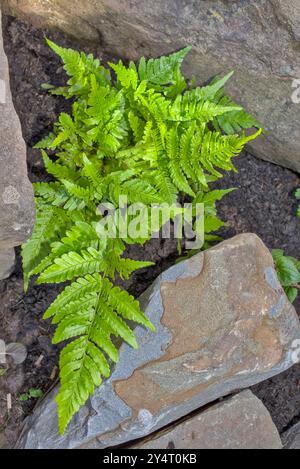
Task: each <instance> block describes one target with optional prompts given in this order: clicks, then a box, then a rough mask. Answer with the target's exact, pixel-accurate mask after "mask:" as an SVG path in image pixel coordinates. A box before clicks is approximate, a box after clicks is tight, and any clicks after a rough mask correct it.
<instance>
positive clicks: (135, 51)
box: [4, 0, 300, 171]
mask: <svg viewBox="0 0 300 469" xmlns="http://www.w3.org/2000/svg"><path fill="white" fill-rule="evenodd" d="M4 4H5V5H6V8H7V9H8V11H9V12H10V13H13V14H15V15H19V16H20V17H22V18H25V19H27V20H29V21H32V22H34V23H36V24H38V25H41V26H45V25H47V26H50V27H56V28H60V29H62V30H64V31H65V32H67V33H69V34H72V35H73V36H75V37H76V38H81V39H85V40H89V41H94V42H95V41H96V42H97V43H99V41H100V42H101V44H102V46H103V48H104V49H105V50H106V51H107V52H113V53H114V54H119V55H121V56H124V57H127V58H130V59H137V58H138V57H140V56H141V55H143V54H144V55H147V56H157V55H161V54H164V53H169V52H171V51H174V50H175V49H177V48H180V47H182V46H186V45H187V44H190V45H192V46H193V53H192V54H191V55H190V56H189V58H188V59H187V62H186V71H187V73H188V75H190V76H191V75H195V76H196V77H197V78H198V79H199V81H200V82H205V81H206V80H208V79H210V78H211V77H212V76H214V75H216V74H224V73H225V72H228V71H229V70H235V71H236V75H235V78H234V79H233V80H232V82H231V83H230V85H229V87H228V91H229V92H230V94H231V95H232V96H233V97H234V98H236V99H237V101H238V102H239V103H241V104H243V105H244V106H245V107H246V108H247V109H248V110H249V111H250V112H252V113H253V114H254V115H255V116H256V117H257V118H258V119H259V120H260V122H261V123H262V125H263V126H264V128H265V130H266V134H265V136H262V137H261V138H260V139H258V140H257V141H256V142H254V143H252V144H251V150H252V151H253V152H254V153H255V154H256V155H257V156H259V157H261V158H263V159H267V160H270V161H273V162H275V163H279V164H281V165H284V166H287V167H290V168H292V169H294V170H297V171H300V131H299V119H300V103H299V104H295V103H293V101H292V94H293V93H294V92H296V93H297V91H296V89H293V88H292V84H293V81H294V80H295V79H300V49H299V43H300V26H299V25H300V6H299V0H253V1H251V2H247V1H245V0H234V1H231V2H224V1H223V0H216V1H213V0H197V1H190V0H189V1H186V0H185V1H182V0H163V1H162V0H155V1H152V2H149V1H148V0H131V1H130V2H128V1H126V0H73V1H70V0H22V1H21V2H20V1H18V0H4ZM295 86H297V87H298V88H299V89H300V84H299V83H298V85H297V84H296V85H295ZM298 96H300V93H298Z"/></svg>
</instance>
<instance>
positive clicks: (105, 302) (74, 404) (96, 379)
mask: <svg viewBox="0 0 300 469" xmlns="http://www.w3.org/2000/svg"><path fill="white" fill-rule="evenodd" d="M100 283H101V286H100V288H99V291H98V292H97V293H92V294H90V295H88V296H87V297H86V298H85V299H83V303H84V306H85V308H84V309H83V308H82V306H79V304H78V302H74V303H73V304H71V305H68V307H67V308H66V309H65V311H64V314H63V315H62V314H61V313H60V316H56V318H55V322H56V323H58V327H57V329H56V332H55V336H54V343H59V342H63V341H65V340H68V339H72V338H73V339H75V340H74V342H71V343H70V344H69V345H67V346H66V347H65V348H64V350H63V351H62V353H61V358H60V369H61V371H60V379H61V389H60V392H59V394H58V396H57V398H56V401H57V404H58V415H59V429H60V433H63V432H64V431H65V428H66V426H67V425H68V423H69V421H70V420H71V418H72V416H73V415H74V413H75V412H77V410H78V409H79V408H80V407H81V406H82V405H83V404H85V402H86V400H87V399H88V398H89V396H91V395H92V394H93V393H94V389H95V386H99V385H100V384H101V381H102V377H104V378H107V377H108V376H109V375H110V366H109V363H108V361H107V358H106V356H105V355H104V354H106V355H107V356H108V357H109V358H110V359H111V360H113V361H114V362H116V361H117V360H118V352H117V350H116V348H115V346H114V345H113V343H112V341H111V336H113V335H114V336H116V337H121V338H122V339H123V340H124V341H125V342H127V343H128V344H129V345H130V346H132V347H134V348H137V342H136V339H135V336H134V333H133V332H132V330H131V329H130V328H129V326H128V325H127V324H126V322H124V320H123V318H124V319H130V320H131V321H135V322H137V323H139V324H142V325H144V326H146V327H149V328H150V329H151V330H153V331H154V327H153V325H152V324H151V323H150V321H149V320H148V319H147V318H146V316H145V315H144V314H143V313H142V311H141V310H140V307H139V304H138V302H136V301H135V300H134V299H133V298H132V297H131V296H130V295H129V294H128V293H126V292H122V291H121V290H120V289H119V288H117V287H113V285H112V284H111V283H110V282H109V281H108V280H107V279H101V281H100ZM78 307H79V309H78ZM103 352H104V353H103Z"/></svg>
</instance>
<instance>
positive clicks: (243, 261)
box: [18, 234, 300, 448]
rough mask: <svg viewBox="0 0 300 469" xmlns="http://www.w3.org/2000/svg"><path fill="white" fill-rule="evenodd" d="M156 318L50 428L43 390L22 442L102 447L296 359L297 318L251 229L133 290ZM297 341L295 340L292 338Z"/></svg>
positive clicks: (52, 412)
mask: <svg viewBox="0 0 300 469" xmlns="http://www.w3.org/2000/svg"><path fill="white" fill-rule="evenodd" d="M140 303H141V306H142V308H143V309H144V311H145V312H146V314H147V315H148V316H149V318H150V319H151V321H153V323H154V324H155V326H156V328H157V333H155V334H153V333H151V332H149V331H147V330H145V329H144V328H142V327H137V328H136V335H137V339H138V342H139V344H140V349H139V350H133V349H132V348H131V347H129V346H127V345H126V344H123V345H122V346H121V349H120V361H119V363H118V364H117V365H116V367H115V370H114V371H113V374H112V376H111V377H110V379H108V380H107V381H106V382H105V383H104V384H103V386H102V387H100V388H99V389H97V391H96V392H95V394H94V396H93V397H92V398H91V399H90V400H89V402H88V404H87V405H86V406H84V407H83V408H82V409H81V410H80V412H79V413H78V414H77V415H76V416H75V417H74V419H73V421H72V423H71V425H70V426H69V428H68V430H67V432H66V434H65V435H64V436H63V437H60V436H58V434H57V410H56V404H55V402H54V396H55V393H56V392H57V390H54V391H53V392H52V393H51V394H50V395H48V396H47V397H46V398H45V400H44V401H43V402H42V403H41V405H40V406H39V407H38V408H37V409H36V411H35V413H34V415H33V416H32V417H30V418H29V419H28V420H27V422H26V424H25V427H24V429H23V432H22V435H21V438H20V441H19V443H18V447H20V448H77V447H80V446H82V445H84V447H85V448H87V447H91V448H105V447H109V446H114V445H119V444H121V443H125V442H127V441H131V440H134V439H137V438H141V437H143V436H146V435H149V434H151V433H153V432H155V431H156V430H159V429H161V428H162V427H164V426H166V425H169V424H170V423H172V422H174V421H176V420H178V419H180V418H181V417H183V416H185V415H188V414H189V413H190V412H192V411H194V410H196V409H199V408H200V407H202V406H204V405H205V404H207V403H209V402H213V401H215V400H216V399H218V398H220V397H222V396H226V395H229V394H230V393H232V391H235V390H238V389H242V388H247V387H249V386H251V385H254V384H256V383H259V382H261V381H263V380H265V379H268V378H270V377H271V376H274V375H276V374H279V373H281V372H282V371H284V370H286V369H287V368H289V367H291V366H292V365H293V364H294V363H296V362H297V360H299V354H298V353H297V351H298V349H299V343H300V342H299V340H300V325H299V320H298V317H297V314H296V312H295V309H294V308H293V306H292V305H291V304H290V303H289V302H288V300H287V298H286V296H285V294H284V292H283V290H282V288H281V286H280V284H279V282H278V280H277V277H276V274H275V271H274V267H273V261H272V256H271V254H270V253H269V251H268V249H267V248H266V247H265V246H264V244H263V243H262V241H261V240H260V239H259V238H258V237H257V236H256V235H254V234H243V235H239V236H236V237H235V238H233V239H231V240H229V241H225V242H223V243H220V244H219V245H218V246H216V247H214V248H211V249H209V250H207V251H205V252H203V253H200V254H198V255H196V256H194V257H193V258H191V259H190V260H187V261H184V262H182V263H180V264H177V265H175V266H174V267H172V268H170V269H169V270H167V271H166V272H164V273H163V274H162V275H161V276H160V277H158V279H157V280H156V281H155V282H154V284H153V285H152V286H151V288H149V289H148V290H147V291H146V292H145V293H144V294H143V295H142V296H141V298H140ZM297 347H298V348H297Z"/></svg>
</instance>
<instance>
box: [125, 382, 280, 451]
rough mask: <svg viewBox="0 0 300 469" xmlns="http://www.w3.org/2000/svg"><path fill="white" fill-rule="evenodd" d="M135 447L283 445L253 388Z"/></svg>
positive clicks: (221, 447) (237, 447) (235, 447)
mask: <svg viewBox="0 0 300 469" xmlns="http://www.w3.org/2000/svg"><path fill="white" fill-rule="evenodd" d="M131 448H132V449H281V448H282V444H281V440H280V436H279V433H278V431H277V429H276V427H275V425H274V422H273V421H272V419H271V416H270V414H269V412H268V411H267V409H266V408H265V406H264V405H263V403H262V402H261V401H260V400H259V399H257V397H255V396H254V395H253V394H252V392H251V391H244V392H241V393H240V394H238V395H236V396H234V397H232V398H230V399H228V400H226V401H224V402H221V403H220V404H215V405H213V406H211V407H210V408H208V409H207V410H206V411H203V412H200V413H199V414H197V415H195V416H193V417H191V418H189V419H187V420H185V421H184V422H182V423H180V424H178V425H175V426H174V427H173V428H171V429H166V430H164V431H162V432H159V433H158V434H155V435H153V436H152V437H149V440H147V441H142V442H141V443H139V444H137V445H134V446H131Z"/></svg>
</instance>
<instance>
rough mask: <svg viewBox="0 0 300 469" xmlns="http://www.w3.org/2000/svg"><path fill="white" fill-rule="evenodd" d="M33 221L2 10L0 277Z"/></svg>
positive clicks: (8, 269)
mask: <svg viewBox="0 0 300 469" xmlns="http://www.w3.org/2000/svg"><path fill="white" fill-rule="evenodd" d="M33 223H34V197H33V189H32V186H31V184H30V182H29V179H28V176H27V165H26V145H25V142H24V140H23V137H22V131H21V125H20V122H19V119H18V116H17V114H16V111H15V109H14V106H13V102H12V96H11V92H10V84H9V70H8V63H7V58H6V55H5V52H4V49H3V40H2V29H1V10H0V280H1V279H3V278H6V277H8V276H9V275H10V273H11V272H12V270H13V266H14V259H15V254H14V249H13V247H14V246H18V245H20V244H22V243H23V242H25V241H26V240H27V239H28V238H29V236H30V233H31V228H32V226H33Z"/></svg>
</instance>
